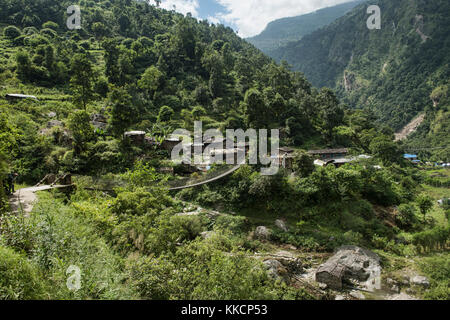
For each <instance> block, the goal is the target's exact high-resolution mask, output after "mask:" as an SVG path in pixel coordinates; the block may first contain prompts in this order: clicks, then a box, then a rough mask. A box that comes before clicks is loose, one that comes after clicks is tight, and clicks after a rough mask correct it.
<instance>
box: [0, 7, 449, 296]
mask: <svg viewBox="0 0 450 320" xmlns="http://www.w3.org/2000/svg"><path fill="white" fill-rule="evenodd" d="M71 4H73V3H72V2H69V1H57V0H52V1H31V0H27V1H25V0H8V1H2V2H1V3H0V9H1V10H0V12H1V13H2V16H1V21H0V23H1V30H0V31H1V36H0V59H1V65H0V66H1V70H0V81H1V87H0V95H1V100H0V183H1V184H5V183H6V174H7V173H8V172H10V171H16V172H18V173H19V178H18V180H17V181H16V182H18V183H28V184H33V185H34V184H35V183H36V182H38V181H39V180H41V178H42V177H43V176H44V175H45V174H47V173H53V174H57V173H60V172H70V173H72V174H74V177H73V178H74V182H76V188H74V190H68V191H67V193H63V192H58V191H54V192H52V193H39V194H38V198H39V202H38V203H37V204H35V206H34V208H33V211H32V212H31V213H30V215H29V216H23V214H22V212H11V210H9V208H8V205H7V198H6V197H5V196H4V194H3V190H4V189H3V188H2V189H1V190H0V192H1V193H0V198H1V199H2V202H1V203H0V262H1V263H0V299H49V298H50V299H231V300H233V299H311V298H316V299H321V298H330V297H332V293H331V292H327V293H326V294H318V293H317V290H311V288H310V286H305V285H304V284H302V283H301V282H300V283H299V282H296V280H295V279H294V278H293V279H291V278H290V276H289V273H287V271H286V272H285V273H282V274H281V275H280V276H277V277H274V276H273V273H268V272H267V270H266V269H267V268H266V267H267V265H264V264H263V262H262V261H261V260H264V259H265V257H266V256H270V255H271V254H273V253H274V252H277V251H279V250H281V249H284V250H286V248H288V249H287V250H290V251H291V252H292V254H294V255H295V256H297V257H298V256H301V257H302V263H303V265H304V266H305V268H306V267H317V265H316V264H317V263H320V262H322V261H323V259H324V258H326V257H327V255H328V254H329V253H331V252H332V251H333V250H334V249H335V248H336V247H338V246H340V245H342V244H355V245H360V246H365V247H368V248H370V249H372V250H377V253H379V254H380V255H383V257H384V258H386V259H385V260H386V261H385V262H384V263H385V265H384V267H385V268H386V269H387V270H388V272H390V269H388V268H391V269H392V270H395V271H397V269H398V268H402V266H401V264H399V263H397V260H401V261H402V262H405V263H409V264H410V263H411V262H410V261H411V257H414V258H417V259H418V260H420V259H421V254H422V253H425V254H430V255H432V254H439V252H440V251H443V250H445V248H447V247H448V232H449V231H448V219H447V218H446V216H445V213H446V211H445V209H444V207H442V208H441V207H438V206H437V205H434V206H433V202H432V200H431V198H429V197H427V196H425V195H422V196H420V197H418V195H419V194H420V193H421V192H423V191H424V192H427V193H429V194H432V195H433V199H435V200H437V199H438V197H443V196H445V195H446V192H447V191H448V190H447V189H445V188H443V187H442V186H443V185H446V184H447V183H448V177H447V176H444V178H439V181H437V182H438V183H439V186H438V187H431V184H434V183H435V182H436V181H435V180H434V178H432V177H430V181H429V182H430V185H426V186H424V187H423V188H422V186H421V183H423V182H425V181H426V178H427V176H426V175H425V174H421V173H420V172H419V171H418V170H417V169H415V168H413V166H412V165H411V164H410V163H408V162H405V161H403V159H402V157H401V151H402V150H401V149H400V148H399V145H398V144H396V143H394V142H393V136H394V135H393V132H392V131H391V130H389V129H388V128H385V127H382V126H377V125H375V124H374V123H373V121H372V120H373V116H372V115H371V114H370V113H369V112H367V111H362V110H349V109H347V108H345V107H343V106H342V105H341V104H340V102H339V100H338V99H337V98H336V96H335V95H334V93H333V92H332V91H331V90H329V89H322V90H316V89H313V88H311V86H310V84H309V83H308V82H307V81H306V80H305V78H304V77H303V76H301V75H300V74H296V73H292V72H290V71H289V70H288V68H287V67H286V65H277V64H275V63H273V62H272V61H271V60H270V59H269V58H268V57H266V56H264V55H263V54H261V53H260V52H259V51H258V50H256V49H255V48H254V47H253V46H251V45H249V44H248V43H246V42H245V41H244V40H242V39H239V38H238V37H237V36H236V35H235V34H234V33H233V32H232V30H230V29H227V28H224V27H223V26H211V25H209V24H208V23H207V22H199V21H197V20H195V19H193V18H192V17H189V16H188V17H183V16H182V15H179V14H176V13H174V12H168V11H164V10H160V9H157V8H155V7H153V6H149V5H148V4H145V3H144V2H137V1H131V0H130V1H126V0H123V1H119V0H105V1H96V2H94V1H80V2H79V4H80V5H81V9H82V29H81V30H77V31H68V30H67V29H66V26H65V19H66V16H67V14H66V13H65V12H66V6H69V5H71ZM6 93H22V94H32V95H35V96H36V97H37V99H38V100H37V101H36V100H34V99H25V100H16V101H11V100H8V99H5V98H4V96H5V94H6ZM438 96H439V95H438ZM98 118H103V119H104V120H106V121H107V124H106V126H104V127H103V126H101V127H98V128H97V129H94V127H93V123H92V121H91V120H94V119H98ZM194 120H202V121H203V123H204V128H209V127H213V128H219V129H221V130H223V129H224V128H243V129H246V128H249V127H254V128H281V129H282V130H281V131H282V135H283V138H282V143H283V144H288V145H291V146H294V147H303V148H307V147H310V146H311V147H312V146H314V147H325V146H344V147H350V148H351V152H352V154H355V155H356V154H360V153H367V154H371V155H372V156H373V157H372V158H371V159H363V160H361V161H360V162H358V161H356V162H354V163H352V164H348V165H346V166H344V167H341V168H335V167H334V166H329V167H327V168H321V167H315V166H314V164H313V159H312V158H311V157H310V156H309V155H308V154H306V153H305V152H302V151H297V153H296V156H295V159H294V160H293V163H294V165H293V169H294V175H292V174H291V173H289V172H287V171H285V170H280V171H279V173H278V174H277V175H275V176H262V175H261V174H260V172H259V170H258V169H259V167H252V166H242V167H240V168H239V170H237V171H235V172H234V173H233V174H232V175H230V176H227V177H226V178H224V179H221V180H220V181H217V182H215V183H212V184H208V185H203V186H201V187H200V188H196V189H189V190H185V191H182V192H178V193H175V192H173V191H172V192H169V190H168V188H167V184H166V181H167V180H168V179H176V178H178V177H179V176H180V175H181V174H179V172H178V169H180V168H179V166H177V165H175V164H173V163H172V162H171V161H170V156H169V154H168V153H167V152H166V151H164V150H161V149H159V148H157V147H155V146H152V145H149V144H145V143H141V144H140V143H131V141H130V139H128V138H126V137H124V135H123V133H124V132H125V131H126V130H130V129H142V130H145V131H146V132H148V134H149V135H152V136H162V137H164V136H165V135H167V133H170V132H171V130H172V129H175V128H186V129H192V125H193V121H194ZM168 167H170V168H173V169H174V175H175V176H172V175H170V174H168V173H167V172H168V170H167V169H168ZM170 168H169V169H170ZM221 169H222V168H221V167H220V166H216V165H214V166H213V167H212V168H211V170H210V171H209V173H214V172H216V170H217V171H219V172H220V170H221ZM444 173H445V172H444ZM99 176H100V178H101V179H100V181H105V180H107V181H112V182H116V181H119V182H121V183H120V187H117V188H114V190H108V189H106V190H105V189H102V188H99V189H101V190H95V189H96V188H98V182H97V181H98V180H97V179H96V178H99ZM196 177H198V173H195V174H192V175H191V178H192V179H195V178H196ZM113 185H116V186H117V185H118V184H117V183H116V184H113ZM92 189H94V190H92ZM200 206H201V207H200ZM397 206H398V208H397ZM418 208H419V209H420V210H421V211H420V213H419V209H418ZM422 208H425V209H423V210H422ZM447 215H448V213H447ZM276 219H284V221H286V225H287V226H288V228H289V229H288V230H287V231H286V230H282V229H280V228H277V227H276V226H275V220H276ZM262 225H264V226H266V227H268V228H270V229H272V230H273V232H272V233H271V235H270V236H269V237H267V238H265V239H261V238H258V237H257V236H255V234H254V231H255V228H256V227H257V226H262ZM292 245H294V246H295V248H292ZM405 256H408V258H406V257H405ZM255 257H256V258H255ZM303 257H304V259H303ZM392 257H393V258H392ZM259 258H261V259H259ZM312 258H314V259H312ZM445 258H446V255H444V254H442V258H439V259H436V260H434V259H433V257H431V258H430V261H429V262H426V263H425V261H424V268H423V270H428V271H423V272H429V273H430V274H431V276H432V277H433V278H431V280H433V283H432V287H431V290H430V291H428V292H427V295H425V294H422V293H420V292H418V294H420V295H421V296H423V297H428V298H440V299H448V296H449V292H448V288H449V287H448V277H447V276H446V272H447V271H446V269H445V261H446V260H445ZM310 261H311V262H310ZM312 261H315V262H312ZM71 265H76V266H78V267H79V268H80V269H81V272H82V278H81V287H80V289H79V290H78V291H76V292H74V291H71V290H70V289H69V288H68V287H67V280H68V278H67V276H68V275H67V274H66V272H67V268H68V267H69V266H71ZM399 265H400V267H399ZM436 266H442V272H440V273H436V272H431V271H430V270H431V269H433V268H435V269H436ZM412 267H413V268H415V269H416V272H419V270H418V269H419V266H418V265H417V264H416V263H412ZM283 270H284V268H282V269H280V270H279V271H280V272H284V271H283ZM421 272H422V271H421ZM447 273H448V272H447ZM431 276H430V277H431ZM314 285H316V286H317V284H314Z"/></svg>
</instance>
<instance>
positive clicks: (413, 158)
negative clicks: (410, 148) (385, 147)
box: [403, 153, 419, 160]
mask: <svg viewBox="0 0 450 320" xmlns="http://www.w3.org/2000/svg"><path fill="white" fill-rule="evenodd" d="M403 158H405V159H408V160H418V158H419V157H418V156H417V155H416V154H408V153H406V154H404V155H403Z"/></svg>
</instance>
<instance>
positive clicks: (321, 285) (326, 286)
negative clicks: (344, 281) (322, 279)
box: [319, 283, 328, 290]
mask: <svg viewBox="0 0 450 320" xmlns="http://www.w3.org/2000/svg"><path fill="white" fill-rule="evenodd" d="M319 288H320V289H322V290H326V289H328V285H327V284H326V283H319Z"/></svg>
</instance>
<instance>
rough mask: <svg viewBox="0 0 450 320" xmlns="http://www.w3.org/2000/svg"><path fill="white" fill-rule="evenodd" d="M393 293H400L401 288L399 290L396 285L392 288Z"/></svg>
mask: <svg viewBox="0 0 450 320" xmlns="http://www.w3.org/2000/svg"><path fill="white" fill-rule="evenodd" d="M391 291H392V292H395V293H400V288H399V286H398V285H396V284H394V285H393V286H392V287H391Z"/></svg>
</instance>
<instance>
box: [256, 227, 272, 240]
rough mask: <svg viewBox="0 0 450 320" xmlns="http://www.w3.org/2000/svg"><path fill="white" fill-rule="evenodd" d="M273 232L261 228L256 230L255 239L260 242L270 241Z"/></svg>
mask: <svg viewBox="0 0 450 320" xmlns="http://www.w3.org/2000/svg"><path fill="white" fill-rule="evenodd" d="M271 235H272V231H270V229H268V228H267V227H264V226H259V227H257V228H256V230H255V238H256V239H258V240H270V236H271Z"/></svg>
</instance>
